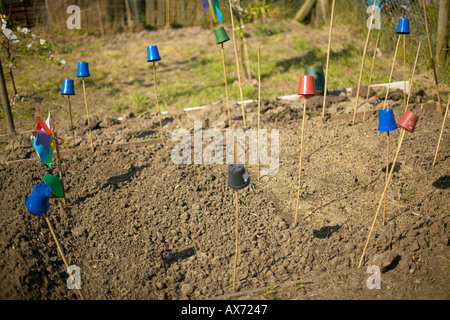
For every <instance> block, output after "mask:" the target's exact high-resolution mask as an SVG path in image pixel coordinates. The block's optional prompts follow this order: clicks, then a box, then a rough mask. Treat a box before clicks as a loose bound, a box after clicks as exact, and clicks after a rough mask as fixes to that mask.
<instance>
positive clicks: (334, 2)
mask: <svg viewBox="0 0 450 320" xmlns="http://www.w3.org/2000/svg"><path fill="white" fill-rule="evenodd" d="M335 4H336V0H333V3H332V5H331V18H330V31H329V33H328V51H327V66H326V68H325V91H324V93H323V106H322V119H323V118H325V105H326V103H327V85H328V67H329V64H330V52H331V34H332V32H333V17H334V5H335Z"/></svg>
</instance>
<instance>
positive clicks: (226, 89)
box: [220, 42, 231, 129]
mask: <svg viewBox="0 0 450 320" xmlns="http://www.w3.org/2000/svg"><path fill="white" fill-rule="evenodd" d="M220 47H221V51H222V65H223V76H224V78H225V94H226V97H227V110H228V127H229V128H230V129H231V111H230V97H229V94H228V80H227V66H226V64H225V50H224V48H223V42H222V43H221V44H220Z"/></svg>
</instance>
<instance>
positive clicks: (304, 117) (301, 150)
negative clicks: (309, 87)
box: [294, 97, 306, 224]
mask: <svg viewBox="0 0 450 320" xmlns="http://www.w3.org/2000/svg"><path fill="white" fill-rule="evenodd" d="M304 99H305V101H304V102H303V119H302V133H301V142H300V160H299V163H300V164H299V169H298V191H297V206H296V208H295V223H294V224H297V216H298V206H299V202H300V188H301V182H302V159H303V137H304V132H305V122H306V97H304Z"/></svg>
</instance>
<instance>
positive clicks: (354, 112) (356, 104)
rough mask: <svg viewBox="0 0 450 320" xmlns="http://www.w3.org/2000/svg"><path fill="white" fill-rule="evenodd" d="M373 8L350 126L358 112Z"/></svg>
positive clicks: (373, 11) (371, 19)
mask: <svg viewBox="0 0 450 320" xmlns="http://www.w3.org/2000/svg"><path fill="white" fill-rule="evenodd" d="M375 7H376V6H373V9H372V15H371V16H370V24H369V31H367V37H366V44H365V45H364V52H363V57H362V61H361V69H360V71H359V81H358V89H357V91H356V100H355V109H354V111H353V121H352V125H354V124H355V119H356V111H357V110H358V99H359V91H360V89H361V80H362V75H363V71H364V60H365V59H366V52H367V45H368V44H369V39H370V31H371V30H372V22H373V15H374V14H375Z"/></svg>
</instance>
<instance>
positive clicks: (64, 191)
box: [54, 132, 66, 206]
mask: <svg viewBox="0 0 450 320" xmlns="http://www.w3.org/2000/svg"><path fill="white" fill-rule="evenodd" d="M54 134H55V146H56V159H57V160H58V167H59V179H60V180H61V186H62V191H63V197H64V198H63V202H64V206H65V205H66V189H65V188H64V174H63V168H62V163H61V156H60V154H59V143H58V136H57V135H56V132H55V133H54Z"/></svg>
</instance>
